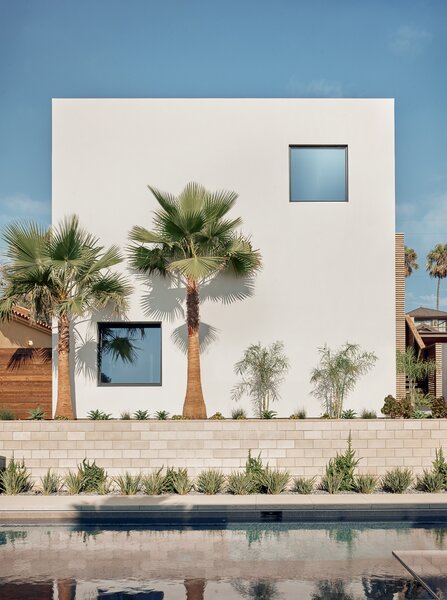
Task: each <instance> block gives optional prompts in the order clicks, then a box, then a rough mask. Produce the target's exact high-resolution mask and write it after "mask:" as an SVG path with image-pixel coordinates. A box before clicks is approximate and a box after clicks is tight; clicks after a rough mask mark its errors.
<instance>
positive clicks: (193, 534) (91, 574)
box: [0, 523, 447, 600]
mask: <svg viewBox="0 0 447 600" xmlns="http://www.w3.org/2000/svg"><path fill="white" fill-rule="evenodd" d="M442 549H447V526H446V527H439V526H437V527H422V526H421V527H409V526H408V525H402V526H399V525H396V524H385V523H374V524H365V523H363V524H355V523H347V524H318V525H313V524H296V525H295V524H284V523H271V524H268V525H267V524H253V523H251V524H246V525H245V524H237V525H236V524H235V525H233V526H231V525H228V526H227V527H226V528H225V529H219V528H217V527H216V528H210V527H203V528H198V527H194V528H182V529H179V528H160V529H157V528H151V529H145V528H142V527H138V528H132V529H129V528H125V527H114V528H103V527H100V528H99V527H98V528H95V527H87V528H86V527H82V528H79V527H66V526H56V527H48V526H42V525H40V526H32V527H2V528H0V598H1V599H2V600H12V599H22V598H23V599H24V598H26V599H33V600H34V599H36V600H46V599H48V600H50V599H51V600H56V599H59V600H94V599H96V598H98V599H99V598H101V599H102V598H104V599H108V600H119V599H129V600H130V599H132V600H143V599H144V600H162V599H163V600H168V599H169V600H180V599H182V600H184V599H187V600H209V599H211V598H225V599H228V600H233V599H234V600H236V599H243V598H248V599H251V598H253V599H259V600H276V599H277V600H280V599H284V600H288V599H292V598H293V599H301V598H302V599H307V598H309V599H311V600H320V599H321V600H323V599H324V600H335V599H336V600H360V599H381V598H383V599H387V600H392V599H395V598H402V599H404V598H408V599H410V598H430V597H431V596H429V595H428V594H427V593H426V592H425V591H424V590H423V589H421V588H420V587H419V586H417V585H416V584H415V583H414V582H412V580H411V578H410V576H409V575H408V573H407V572H406V571H405V569H404V568H403V567H402V565H401V564H400V563H399V562H398V561H397V560H396V559H395V558H394V557H393V556H392V550H401V551H408V550H442ZM431 583H432V585H433V586H434V587H436V588H437V589H438V590H439V589H441V588H442V587H444V589H445V588H446V585H445V582H444V581H443V580H442V578H438V579H437V580H435V579H433V580H432V581H431ZM399 594H400V595H399Z"/></svg>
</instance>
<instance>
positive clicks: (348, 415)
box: [341, 408, 357, 419]
mask: <svg viewBox="0 0 447 600" xmlns="http://www.w3.org/2000/svg"><path fill="white" fill-rule="evenodd" d="M356 416H357V413H356V412H355V410H354V409H352V408H347V409H346V410H344V411H343V412H342V413H341V418H342V419H355V418H356Z"/></svg>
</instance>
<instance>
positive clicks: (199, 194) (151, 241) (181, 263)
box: [129, 183, 261, 419]
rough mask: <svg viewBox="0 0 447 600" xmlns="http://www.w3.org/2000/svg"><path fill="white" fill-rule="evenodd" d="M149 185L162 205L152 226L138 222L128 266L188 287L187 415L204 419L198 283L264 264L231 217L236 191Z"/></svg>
mask: <svg viewBox="0 0 447 600" xmlns="http://www.w3.org/2000/svg"><path fill="white" fill-rule="evenodd" d="M149 189H150V190H151V192H152V193H153V195H154V196H155V199H156V200H157V202H158V204H159V206H160V208H159V209H158V210H157V211H155V216H154V228H153V231H148V230H147V229H145V228H144V227H141V226H139V225H138V226H135V227H134V228H133V229H132V231H131V232H130V236H129V237H130V239H131V241H132V242H133V245H132V246H131V248H130V250H129V260H130V265H131V266H132V267H133V268H134V269H136V270H137V271H139V272H140V273H143V274H146V275H148V276H152V275H154V274H157V275H161V276H163V277H173V278H177V279H180V281H182V283H183V284H184V285H185V287H186V322H187V326H188V371H187V387H186V395H185V402H184V405H183V416H184V417H187V418H190V419H206V406H205V401H204V398H203V392H202V383H201V373H200V349H199V327H200V311H199V305H200V296H199V292H200V286H201V285H203V284H204V283H207V282H209V281H210V280H211V279H213V278H214V277H216V275H217V274H219V273H222V272H223V271H228V272H230V273H233V274H234V275H237V276H252V275H254V274H255V273H256V271H257V270H258V269H259V268H260V266H261V256H260V253H259V251H257V250H254V249H253V248H252V245H251V242H250V240H249V239H248V238H247V237H244V236H243V235H242V234H241V233H239V232H238V231H237V230H238V228H239V227H240V225H241V219H239V218H233V219H231V218H228V217H227V214H228V212H229V211H230V210H231V208H233V206H234V204H235V202H236V199H237V194H236V193H235V192H230V191H220V192H209V191H207V190H206V189H205V188H204V187H202V186H201V185H199V184H198V183H188V184H187V185H186V187H185V188H184V190H183V191H182V192H181V193H180V195H179V196H177V197H176V196H173V195H171V194H168V193H165V192H161V191H159V190H157V189H155V188H153V187H149ZM147 245H149V247H148V246H147Z"/></svg>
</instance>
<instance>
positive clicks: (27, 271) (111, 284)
mask: <svg viewBox="0 0 447 600" xmlns="http://www.w3.org/2000/svg"><path fill="white" fill-rule="evenodd" d="M3 239H4V241H5V242H6V256H7V258H8V259H9V262H8V263H7V265H6V267H5V278H4V286H3V290H2V297H1V298H0V320H7V319H9V318H10V317H11V311H12V308H13V306H14V304H17V303H20V302H23V300H25V301H26V303H27V306H29V307H30V309H31V313H32V315H33V317H34V318H46V319H47V320H51V319H54V320H56V321H57V330H58V345H57V353H58V383H57V404H56V413H55V416H56V417H68V418H70V419H72V418H74V413H73V406H72V401H71V385H70V365H69V358H70V329H71V326H72V324H73V322H74V320H75V319H76V318H77V317H82V316H84V315H85V314H86V313H89V312H91V311H92V310H98V309H101V308H104V307H106V306H108V305H110V306H112V307H113V309H114V311H115V312H116V313H117V314H120V313H121V312H122V311H124V310H126V308H127V298H128V296H129V294H130V292H131V286H130V285H129V284H128V282H127V281H126V279H125V278H124V277H123V276H122V275H118V274H116V273H111V272H110V270H109V269H110V267H112V266H114V265H116V264H118V263H120V262H122V258H121V255H120V252H119V250H118V248H117V247H116V246H112V247H110V248H109V249H108V250H104V248H103V247H102V246H99V244H98V239H97V238H95V237H94V236H92V235H91V234H90V233H88V232H87V231H85V230H84V229H83V228H82V227H81V226H80V225H79V221H78V217H77V216H71V217H67V218H65V219H64V220H63V221H62V222H61V223H60V225H59V226H58V227H56V228H53V227H49V228H48V229H43V228H42V227H40V226H39V225H36V224H33V223H31V224H26V223H13V224H11V225H8V226H7V227H6V228H5V230H4V232H3Z"/></svg>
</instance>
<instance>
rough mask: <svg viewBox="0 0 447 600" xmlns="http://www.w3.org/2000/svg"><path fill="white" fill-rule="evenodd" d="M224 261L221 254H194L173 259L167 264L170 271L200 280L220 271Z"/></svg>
mask: <svg viewBox="0 0 447 600" xmlns="http://www.w3.org/2000/svg"><path fill="white" fill-rule="evenodd" d="M225 263H226V259H225V258H224V257H221V256H194V257H192V258H184V259H182V260H175V261H173V262H171V263H170V264H169V265H168V266H167V270H168V271H170V272H171V273H175V272H176V271H179V272H180V273H181V274H182V275H183V276H184V277H186V278H187V279H193V280H194V281H200V280H201V279H204V278H205V277H210V276H211V275H214V274H216V273H217V272H218V271H220V270H221V269H222V268H223V267H224V266H225Z"/></svg>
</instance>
